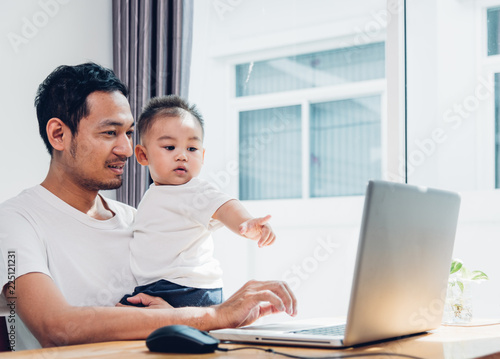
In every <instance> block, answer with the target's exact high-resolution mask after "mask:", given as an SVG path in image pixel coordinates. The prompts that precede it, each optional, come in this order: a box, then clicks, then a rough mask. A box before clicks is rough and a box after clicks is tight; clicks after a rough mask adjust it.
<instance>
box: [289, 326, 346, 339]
mask: <svg viewBox="0 0 500 359" xmlns="http://www.w3.org/2000/svg"><path fill="white" fill-rule="evenodd" d="M344 332H345V324H340V325H333V326H331V327H321V328H313V329H305V330H298V331H296V332H292V333H294V334H312V335H335V336H337V335H344Z"/></svg>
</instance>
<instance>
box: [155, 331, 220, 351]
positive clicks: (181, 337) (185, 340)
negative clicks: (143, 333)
mask: <svg viewBox="0 0 500 359" xmlns="http://www.w3.org/2000/svg"><path fill="white" fill-rule="evenodd" d="M219 343H220V341H219V340H218V339H215V338H214V337H212V336H211V335H209V334H208V333H207V332H203V331H201V330H198V329H196V328H193V327H189V326H187V325H167V326H165V327H161V328H158V329H156V330H155V331H154V332H152V333H151V334H149V336H148V337H147V338H146V346H147V347H148V349H149V350H150V351H152V352H161V353H192V354H200V353H213V352H214V351H215V349H217V346H218V345H219Z"/></svg>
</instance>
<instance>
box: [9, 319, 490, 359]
mask: <svg viewBox="0 0 500 359" xmlns="http://www.w3.org/2000/svg"><path fill="white" fill-rule="evenodd" d="M240 346H241V345H235V344H221V347H224V348H237V347H240ZM259 347H264V346H259ZM266 348H267V347H266ZM272 348H273V349H274V350H276V351H280V352H285V353H288V354H293V355H302V356H310V357H326V356H329V357H332V358H333V357H341V356H342V354H355V353H377V352H380V353H382V352H385V353H387V352H389V353H394V354H409V355H413V356H418V357H421V358H432V359H440V358H445V359H461V358H478V357H482V358H484V359H486V358H488V359H493V358H495V359H498V358H500V354H497V355H492V354H493V353H500V325H488V326H476V327H472V326H470V327H452V326H442V327H440V328H438V329H436V330H434V331H433V332H431V333H428V334H423V335H419V336H413V337H409V338H405V339H400V340H393V341H387V342H384V343H379V344H375V345H370V346H364V347H359V348H356V349H346V350H331V349H309V348H295V347H278V346H274V347H272ZM173 357H181V358H185V359H192V358H206V359H213V358H226V359H228V358H249V359H250V358H273V359H281V358H284V357H283V356H280V355H275V354H272V353H265V352H261V351H257V350H242V351H235V352H216V353H214V354H201V355H188V354H185V355H180V354H161V353H150V352H149V351H148V349H147V348H146V345H145V342H144V341H143V340H138V341H123V342H106V343H96V344H85V345H73V346H67V347H60V348H49V349H39V350H26V351H19V352H15V353H3V354H0V358H13V359H16V358H17V359H20V358H30V359H31V358H37V359H38V358H39V359H52V358H53V359H59V358H103V359H129V358H130V359H131V358H147V359H159V358H173ZM370 358H387V356H384V355H383V354H381V355H380V356H374V357H370ZM391 358H392V357H391ZM394 358H397V356H395V357H394Z"/></svg>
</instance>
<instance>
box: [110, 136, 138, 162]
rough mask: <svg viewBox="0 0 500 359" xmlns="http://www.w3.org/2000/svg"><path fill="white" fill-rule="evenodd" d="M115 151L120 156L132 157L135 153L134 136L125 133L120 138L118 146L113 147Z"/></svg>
mask: <svg viewBox="0 0 500 359" xmlns="http://www.w3.org/2000/svg"><path fill="white" fill-rule="evenodd" d="M113 152H114V153H115V154H116V155H119V156H126V157H130V156H132V155H133V154H134V149H133V148H132V138H130V137H128V136H127V135H126V134H123V135H122V136H120V137H119V138H118V142H117V144H116V146H115V147H114V148H113Z"/></svg>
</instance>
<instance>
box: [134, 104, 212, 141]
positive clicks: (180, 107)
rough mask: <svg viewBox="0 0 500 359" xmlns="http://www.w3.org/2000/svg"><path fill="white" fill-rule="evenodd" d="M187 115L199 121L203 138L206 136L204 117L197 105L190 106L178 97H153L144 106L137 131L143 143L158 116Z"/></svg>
mask: <svg viewBox="0 0 500 359" xmlns="http://www.w3.org/2000/svg"><path fill="white" fill-rule="evenodd" d="M187 113H189V114H191V116H193V117H194V118H195V119H196V120H198V122H199V123H200V126H201V133H202V136H204V135H205V130H204V126H203V117H202V116H201V113H200V112H199V111H198V109H197V108H196V106H195V105H190V104H189V103H188V102H187V101H186V100H184V99H182V98H181V97H179V96H177V95H168V96H160V97H153V98H152V99H151V100H149V102H148V103H147V104H146V106H144V108H143V110H142V113H141V115H140V116H139V120H138V121H137V131H138V133H139V137H140V138H141V142H142V140H143V138H144V135H145V134H146V133H147V132H148V131H149V130H150V129H151V127H152V126H153V123H154V122H155V120H156V119H157V117H158V116H166V117H184V116H185V115H186V114H187Z"/></svg>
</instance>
